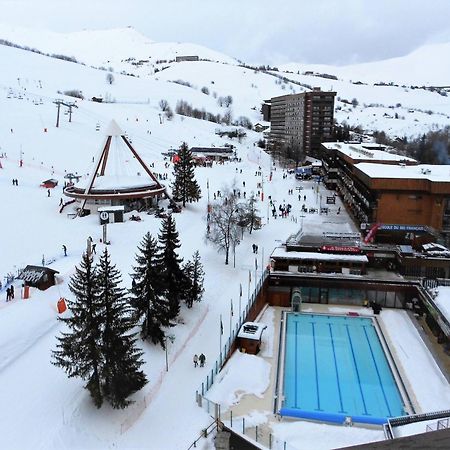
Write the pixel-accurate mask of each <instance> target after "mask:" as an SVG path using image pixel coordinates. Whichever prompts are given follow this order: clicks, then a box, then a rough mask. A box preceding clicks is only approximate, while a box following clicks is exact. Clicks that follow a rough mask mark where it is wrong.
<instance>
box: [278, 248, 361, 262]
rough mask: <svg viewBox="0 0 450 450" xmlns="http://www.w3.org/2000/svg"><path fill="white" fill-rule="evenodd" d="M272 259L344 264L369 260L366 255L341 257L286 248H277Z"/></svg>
mask: <svg viewBox="0 0 450 450" xmlns="http://www.w3.org/2000/svg"><path fill="white" fill-rule="evenodd" d="M271 258H278V259H299V260H309V261H311V260H316V261H343V262H361V263H366V262H368V261H369V260H368V259H367V256H365V255H339V254H329V253H315V252H288V251H287V250H286V248H284V247H277V248H276V249H275V250H274V251H273V252H272V255H271Z"/></svg>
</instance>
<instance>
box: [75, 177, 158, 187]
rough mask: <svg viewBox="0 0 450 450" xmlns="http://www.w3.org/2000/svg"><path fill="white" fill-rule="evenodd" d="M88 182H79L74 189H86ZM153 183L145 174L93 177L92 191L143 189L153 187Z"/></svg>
mask: <svg viewBox="0 0 450 450" xmlns="http://www.w3.org/2000/svg"><path fill="white" fill-rule="evenodd" d="M88 183H89V180H88V179H87V178H85V179H83V180H80V181H79V182H78V183H77V184H76V185H75V187H76V188H79V189H86V188H87V186H88ZM153 184H155V182H154V181H153V180H152V179H151V178H150V177H149V176H147V174H145V176H139V175H135V176H124V175H103V176H99V177H95V180H94V185H93V186H92V189H93V190H114V189H117V190H120V189H131V188H133V189H136V188H145V187H148V186H149V185H153Z"/></svg>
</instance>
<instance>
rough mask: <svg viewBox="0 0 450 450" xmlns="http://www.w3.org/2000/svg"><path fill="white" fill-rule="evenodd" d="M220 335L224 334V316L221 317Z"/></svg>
mask: <svg viewBox="0 0 450 450" xmlns="http://www.w3.org/2000/svg"><path fill="white" fill-rule="evenodd" d="M220 334H221V335H222V334H223V323H222V316H220Z"/></svg>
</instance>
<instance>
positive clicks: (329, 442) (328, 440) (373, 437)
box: [273, 421, 384, 450]
mask: <svg viewBox="0 0 450 450" xmlns="http://www.w3.org/2000/svg"><path fill="white" fill-rule="evenodd" d="M273 428H274V432H275V435H276V437H277V439H278V440H279V441H286V442H288V444H289V446H288V448H289V449H290V450H291V449H292V450H294V449H295V450H309V449H311V448H312V447H311V445H313V446H314V449H317V450H328V449H330V450H331V449H334V448H336V445H338V446H339V447H347V446H352V445H357V444H363V443H367V442H376V441H383V440H384V434H383V431H382V430H380V429H377V430H374V429H369V428H360V427H342V426H332V425H325V424H319V423H309V422H301V421H298V422H293V423H292V422H291V423H279V424H275V425H274V426H273ZM318 436H320V439H319V438H318ZM278 448H280V449H282V448H283V447H282V446H281V445H280V446H279V447H278Z"/></svg>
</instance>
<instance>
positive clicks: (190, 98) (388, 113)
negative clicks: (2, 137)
mask: <svg viewBox="0 0 450 450" xmlns="http://www.w3.org/2000/svg"><path fill="white" fill-rule="evenodd" d="M0 39H6V40H9V41H12V42H14V43H17V44H20V45H26V46H29V47H32V48H37V49H38V50H40V51H42V52H45V53H49V54H62V55H66V56H69V57H71V56H74V57H75V58H76V59H77V60H78V61H80V62H83V63H85V64H88V65H90V66H94V67H102V68H104V69H105V70H113V71H114V73H113V76H114V78H115V79H116V80H120V83H117V82H115V83H113V85H111V86H108V85H107V84H106V83H105V77H106V75H107V74H108V73H109V72H104V71H98V74H97V75H93V72H87V71H83V72H82V73H85V74H89V75H90V76H92V78H96V79H97V80H98V82H97V83H95V85H92V84H91V83H88V86H89V87H91V88H92V89H86V86H85V89H86V90H85V91H84V92H83V93H84V94H85V96H86V97H87V98H90V97H92V96H93V95H95V96H99V95H103V96H104V97H109V98H113V99H116V100H117V101H124V100H132V101H141V102H145V101H147V100H148V99H150V102H151V104H152V105H157V103H158V102H159V100H160V99H161V98H166V99H167V100H168V101H169V104H170V106H171V107H172V109H174V108H175V106H176V103H177V101H178V100H185V101H187V102H188V103H191V104H192V106H193V107H194V108H198V109H202V108H204V109H205V110H206V111H208V112H211V113H214V114H217V113H221V114H222V115H223V114H224V113H225V111H226V109H227V108H225V107H218V105H217V99H216V97H221V96H227V95H231V96H232V97H233V100H234V101H233V104H232V105H231V107H230V109H231V111H232V114H233V117H234V118H235V119H236V118H238V117H239V116H246V117H248V118H250V120H251V121H252V122H253V123H256V122H258V121H261V119H262V117H261V116H260V114H259V110H260V106H261V103H262V102H263V101H264V100H265V99H269V98H271V97H275V96H278V95H285V94H291V93H299V92H302V91H304V90H305V89H306V88H305V87H304V86H301V85H299V84H298V83H300V84H304V85H305V86H319V87H321V88H322V89H323V90H334V91H336V92H337V97H339V99H341V100H337V101H336V108H337V109H336V119H337V121H338V123H347V124H349V125H353V126H357V125H359V126H360V127H362V128H363V129H364V130H366V131H368V132H370V131H373V130H380V131H381V130H382V131H385V132H386V133H387V134H388V135H390V136H392V137H396V136H399V137H403V136H408V137H409V136H418V135H420V134H423V133H424V132H427V131H428V130H430V129H437V128H439V127H442V126H444V125H447V124H448V121H449V118H450V101H449V100H448V97H443V96H441V95H439V94H438V93H437V92H430V91H425V90H422V89H411V88H410V87H409V86H411V85H420V86H422V85H427V86H429V85H436V84H437V85H445V84H447V85H448V82H446V81H445V80H446V77H447V73H448V61H447V60H446V59H445V58H442V57H441V55H443V54H445V52H446V51H447V49H448V46H449V45H450V44H434V45H429V46H425V47H422V48H420V49H418V50H417V51H416V52H414V53H412V54H411V55H406V56H404V57H402V58H396V59H391V60H386V61H379V62H375V63H370V64H359V65H356V66H349V67H347V68H342V67H331V66H326V67H321V66H319V67H316V66H304V65H301V64H290V65H285V66H282V67H280V72H271V73H270V74H268V73H264V72H261V71H254V70H253V69H249V68H245V67H241V66H239V65H238V62H237V61H236V60H235V59H234V58H231V57H229V56H227V55H224V54H221V53H219V52H216V51H214V50H211V49H208V48H205V47H201V46H198V45H194V44H186V43H167V42H154V41H152V40H150V39H149V38H148V37H146V36H143V35H142V34H140V33H139V32H138V31H136V30H135V29H133V28H122V29H114V30H100V31H98V30H84V31H80V32H77V33H54V32H49V31H46V30H37V29H23V28H18V27H11V26H9V25H6V24H1V23H0ZM189 55H195V56H198V57H199V58H200V59H204V60H206V61H199V62H180V63H176V62H174V60H175V58H176V57H177V56H189ZM424 55H425V56H426V58H425V57H424ZM30 61H33V60H32V59H30ZM5 67H6V68H7V69H11V68H10V67H9V65H7V66H5ZM38 67H39V64H35V65H34V69H36V70H35V71H34V72H33V73H34V75H33V76H32V77H31V78H32V79H33V78H34V79H35V80H38V79H42V78H45V77H43V75H39V70H38ZM413 68H414V70H413ZM418 68H420V70H418ZM13 70H15V67H13ZM286 71H288V72H286ZM307 71H314V72H316V73H317V72H318V73H327V74H331V75H335V76H337V77H338V79H337V80H332V79H327V78H321V77H317V76H313V75H301V74H302V73H304V72H307ZM121 72H125V73H127V74H133V75H134V76H135V77H139V78H140V79H141V80H144V79H145V80H148V79H156V80H160V81H179V80H181V81H182V82H187V83H189V84H190V85H191V87H185V86H178V88H175V87H170V88H166V87H162V86H164V85H161V84H158V85H156V86H158V87H159V88H160V89H159V90H158V91H157V92H158V96H157V97H156V98H155V97H154V95H153V92H155V91H154V90H152V89H149V88H147V87H146V88H145V92H146V94H143V92H144V89H143V86H148V85H146V84H145V83H144V84H140V83H139V82H131V84H130V83H129V82H127V81H126V80H124V79H123V78H122V77H120V75H118V74H119V73H121ZM73 73H74V74H78V77H72V76H70V75H69V76H68V78H66V77H61V79H60V81H61V83H60V87H58V88H59V89H60V90H62V91H64V90H68V89H81V86H82V85H86V83H83V82H82V81H83V80H82V79H81V80H80V82H78V81H77V80H78V78H79V76H80V75H79V74H80V72H79V71H77V70H76V69H73ZM424 73H425V74H427V75H430V74H431V75H432V78H430V77H428V79H425V78H424V77H422V75H423V74H424ZM392 74H396V75H397V77H392ZM23 75H24V74H23ZM359 75H361V76H359ZM280 76H281V77H286V79H287V80H288V81H286V82H284V81H282V80H280V79H279V78H277V77H280ZM16 78H17V77H16ZM128 78H129V77H128ZM402 78H403V79H404V80H406V81H398V80H399V79H402ZM71 79H74V81H73V82H72V83H70V81H71ZM361 80H362V81H363V82H365V83H366V84H355V83H356V82H359V81H361ZM414 80H416V81H415V82H413V81H414ZM438 80H441V81H439V82H438ZM13 81H16V79H15V78H13V80H12V81H10V83H12V84H11V85H12V87H13V88H15V87H16V85H15V83H13ZM379 81H383V82H385V83H389V82H391V81H397V83H398V84H399V86H374V83H375V82H379ZM116 84H117V85H122V86H124V84H126V85H127V88H126V94H124V93H123V90H122V91H121V89H120V87H119V86H115V85H116ZM131 85H132V86H134V89H133V88H131V87H130V86H131ZM402 85H406V86H407V87H401V86H402ZM153 86H155V85H153ZM180 88H183V89H180ZM202 88H207V89H208V91H209V94H203V93H202V92H201V91H200V89H202ZM136 91H138V94H137V93H136ZM162 94H164V96H163V95H162ZM354 98H356V99H357V101H358V105H357V106H356V107H353V106H352V105H351V104H348V103H345V102H344V101H342V100H345V101H348V102H351V101H352V100H353V99H354Z"/></svg>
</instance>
